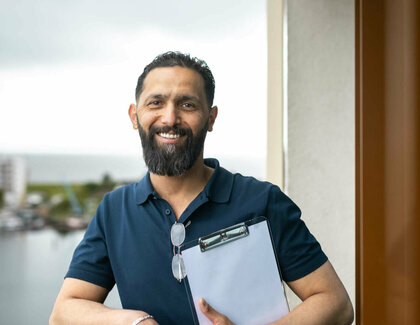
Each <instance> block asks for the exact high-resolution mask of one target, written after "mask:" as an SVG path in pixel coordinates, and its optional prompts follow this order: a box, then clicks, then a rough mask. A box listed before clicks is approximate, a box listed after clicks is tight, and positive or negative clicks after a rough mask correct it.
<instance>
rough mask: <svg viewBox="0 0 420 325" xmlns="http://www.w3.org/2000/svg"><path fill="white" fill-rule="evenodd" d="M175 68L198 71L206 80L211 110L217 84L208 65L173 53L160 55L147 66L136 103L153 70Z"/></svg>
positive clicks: (187, 55)
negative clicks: (146, 79)
mask: <svg viewBox="0 0 420 325" xmlns="http://www.w3.org/2000/svg"><path fill="white" fill-rule="evenodd" d="M175 66H180V67H183V68H189V69H192V70H194V71H197V72H198V73H199V74H200V75H201V77H202V78H203V80H204V90H205V92H206V99H207V104H208V105H209V108H210V107H212V106H213V99H214V88H215V82H214V78H213V74H212V73H211V71H210V68H209V67H208V65H207V63H206V62H205V61H203V60H200V59H198V58H196V57H191V56H190V55H189V54H184V53H181V52H172V51H169V52H166V53H162V54H160V55H158V56H157V57H155V59H154V60H153V61H152V62H150V63H149V64H148V65H146V67H145V68H144V70H143V73H142V74H141V75H140V77H139V79H138V81H137V87H136V101H138V99H139V97H140V94H141V92H142V91H143V83H144V79H145V78H146V76H147V75H148V73H149V72H150V71H151V70H153V69H154V68H159V67H175Z"/></svg>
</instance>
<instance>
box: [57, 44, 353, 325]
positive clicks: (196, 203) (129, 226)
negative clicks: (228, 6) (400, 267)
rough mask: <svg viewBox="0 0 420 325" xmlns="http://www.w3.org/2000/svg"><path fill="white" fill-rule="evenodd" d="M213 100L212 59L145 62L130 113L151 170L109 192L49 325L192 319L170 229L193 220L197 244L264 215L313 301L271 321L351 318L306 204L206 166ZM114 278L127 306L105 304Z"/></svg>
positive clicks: (208, 311)
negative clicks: (304, 217) (306, 218)
mask: <svg viewBox="0 0 420 325" xmlns="http://www.w3.org/2000/svg"><path fill="white" fill-rule="evenodd" d="M213 97H214V79H213V76H212V74H211V71H210V69H209V68H208V66H207V65H206V64H205V62H204V61H201V60H198V59H196V58H191V57H190V56H188V55H184V54H182V53H179V52H168V53H164V54H162V55H160V56H158V57H157V58H155V60H154V61H152V62H151V63H150V64H149V65H148V66H146V68H145V69H144V72H143V73H142V75H141V76H140V77H139V80H138V84H137V88H136V104H131V105H130V108H129V116H130V119H131V122H132V124H133V128H134V129H138V131H139V134H140V138H141V142H142V147H143V155H144V159H145V162H146V165H147V167H148V169H149V173H148V174H147V175H146V176H145V177H144V178H143V179H142V180H141V181H140V182H139V183H136V184H131V185H128V186H125V187H123V188H120V189H118V190H116V191H113V192H111V193H108V194H107V195H105V197H104V199H103V201H102V202H101V204H100V206H99V207H98V210H97V213H96V214H95V216H94V218H93V219H92V222H91V223H90V225H89V227H88V229H87V231H86V234H85V237H84V239H83V240H82V242H81V243H80V244H79V246H78V248H77V249H76V251H75V254H74V256H73V260H72V262H71V265H70V268H69V271H68V273H67V275H66V279H65V280H64V284H63V287H62V289H61V291H60V293H59V295H58V297H57V301H56V304H55V306H54V310H53V313H52V315H51V318H50V323H51V324H127V325H129V324H138V323H141V324H142V325H143V324H145V325H147V324H157V323H160V324H192V323H193V319H192V316H191V310H190V306H189V302H188V298H187V295H186V292H185V289H184V285H183V284H182V283H180V282H179V281H178V280H177V279H175V278H174V276H173V274H172V268H171V261H172V258H173V256H174V252H175V247H174V245H173V243H172V242H171V238H170V236H171V235H170V233H171V228H172V226H173V225H174V224H177V223H178V224H180V223H182V224H183V225H185V227H186V239H185V242H188V241H190V240H193V239H197V238H199V237H201V236H204V235H207V234H209V233H212V232H214V231H217V230H220V229H222V228H226V227H228V226H231V225H234V224H237V223H239V222H243V221H246V220H248V219H251V218H252V217H255V216H260V215H264V216H266V217H267V219H268V221H269V223H270V226H271V229H272V232H273V241H274V244H275V246H276V252H277V255H278V257H279V260H280V264H281V265H280V267H281V271H282V275H283V278H284V280H285V281H286V282H287V284H288V285H289V287H291V288H292V290H293V291H294V292H295V293H296V294H297V295H298V296H299V297H300V298H301V299H302V300H303V302H302V304H300V305H299V306H298V307H297V308H295V309H294V310H293V311H291V312H290V313H289V314H288V315H287V316H285V317H283V318H282V319H280V320H278V321H276V322H274V323H273V324H350V323H351V322H352V320H353V310H352V306H351V303H350V300H349V298H348V295H347V293H346V290H345V289H344V287H343V285H342V283H341V282H340V280H339V279H338V277H337V275H336V273H335V272H334V270H333V268H332V266H331V264H330V263H329V262H328V260H327V258H326V256H325V255H324V253H323V252H322V250H321V248H320V246H319V244H318V243H317V242H316V240H315V238H314V237H313V236H312V235H311V234H310V233H309V231H308V230H307V228H306V226H305V224H304V223H303V221H301V220H300V210H299V208H298V207H297V206H296V205H295V204H294V203H293V202H292V201H291V200H290V199H289V198H287V197H286V196H285V195H284V194H283V193H282V192H281V191H280V190H279V188H278V187H276V186H274V185H272V184H270V183H267V182H260V181H257V180H256V179H254V178H251V177H243V176H241V175H239V174H235V175H233V174H231V173H230V172H228V171H227V170H225V169H223V168H222V167H220V166H219V163H218V162H217V160H215V159H206V160H204V159H203V145H204V140H205V137H206V133H207V131H212V130H213V125H214V123H215V120H216V117H217V112H218V108H217V107H216V106H213ZM175 245H177V244H175ZM181 281H182V280H181ZM115 283H116V284H117V287H118V292H119V294H120V298H121V303H122V306H123V308H124V309H122V310H117V309H111V308H108V307H106V306H104V305H103V304H102V303H103V302H104V300H105V298H106V296H107V294H108V292H109V290H111V288H112V287H113V286H114V284H115ZM200 308H201V312H203V313H204V314H205V315H206V316H207V318H209V319H210V320H211V322H212V323H213V324H232V322H231V321H230V320H229V315H221V314H220V313H218V312H217V311H216V310H214V309H213V308H212V307H211V306H210V305H208V304H207V303H206V302H205V301H204V300H200ZM256 312H257V311H256ZM152 317H154V318H152Z"/></svg>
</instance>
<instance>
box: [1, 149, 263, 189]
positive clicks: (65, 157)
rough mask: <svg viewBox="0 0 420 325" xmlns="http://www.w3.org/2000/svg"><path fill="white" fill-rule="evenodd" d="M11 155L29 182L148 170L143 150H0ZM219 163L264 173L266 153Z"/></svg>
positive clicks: (134, 175)
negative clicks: (22, 166) (114, 152)
mask: <svg viewBox="0 0 420 325" xmlns="http://www.w3.org/2000/svg"><path fill="white" fill-rule="evenodd" d="M9 157H20V158H23V159H24V160H25V162H26V169H27V179H28V183H59V184H60V183H63V182H65V183H68V182H71V183H84V182H99V181H100V180H102V178H103V177H104V175H106V174H108V175H109V176H110V177H111V178H112V179H113V180H116V181H120V182H130V181H133V182H134V181H139V180H140V179H141V178H142V177H143V176H144V175H145V173H146V172H147V168H146V165H145V163H144V161H143V157H142V156H141V154H139V155H105V154H102V155H98V154H28V153H21V154H16V153H13V154H8V153H0V163H1V161H2V160H4V159H7V158H9ZM217 159H218V160H219V162H220V165H221V166H223V167H224V168H226V169H228V170H230V171H232V172H240V173H241V174H243V175H247V176H254V177H256V178H258V179H264V177H265V157H254V156H252V155H250V156H246V157H245V156H222V157H217Z"/></svg>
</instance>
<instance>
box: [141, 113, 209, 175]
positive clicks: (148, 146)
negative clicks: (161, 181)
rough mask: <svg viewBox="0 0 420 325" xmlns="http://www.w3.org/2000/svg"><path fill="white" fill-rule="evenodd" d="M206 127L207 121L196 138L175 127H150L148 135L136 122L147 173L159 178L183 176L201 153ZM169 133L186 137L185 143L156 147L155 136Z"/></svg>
mask: <svg viewBox="0 0 420 325" xmlns="http://www.w3.org/2000/svg"><path fill="white" fill-rule="evenodd" d="M208 125H209V121H208V120H207V121H206V123H205V125H204V127H203V128H202V129H201V130H200V131H199V132H198V133H197V135H196V136H194V135H193V134H192V131H191V129H187V128H180V127H177V126H172V127H170V126H163V127H154V126H151V127H150V130H149V133H146V131H145V130H144V129H143V128H142V127H141V126H140V123H139V120H137V127H138V129H139V134H140V139H141V145H142V147H143V158H144V161H145V163H146V166H147V168H148V169H149V171H150V172H151V173H153V174H156V175H161V176H180V175H183V174H185V173H186V172H187V171H188V170H189V169H190V168H191V167H192V166H193V165H194V163H195V162H196V160H197V158H198V156H199V155H200V154H201V153H202V152H203V146H204V140H205V139H206V134H207V129H208ZM170 131H173V132H174V133H175V134H179V135H180V136H186V139H185V141H184V142H183V143H182V144H163V145H162V146H158V144H157V143H156V140H155V134H158V133H161V132H162V133H169V132H170Z"/></svg>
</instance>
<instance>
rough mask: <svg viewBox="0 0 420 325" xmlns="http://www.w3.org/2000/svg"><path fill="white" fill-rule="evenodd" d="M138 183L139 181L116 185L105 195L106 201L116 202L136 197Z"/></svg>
mask: <svg viewBox="0 0 420 325" xmlns="http://www.w3.org/2000/svg"><path fill="white" fill-rule="evenodd" d="M137 184H138V183H130V184H125V185H120V186H118V187H116V188H115V189H114V190H112V191H111V192H108V193H106V194H105V195H104V201H112V202H116V201H121V200H125V199H127V198H134V197H135V195H136V186H137Z"/></svg>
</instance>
